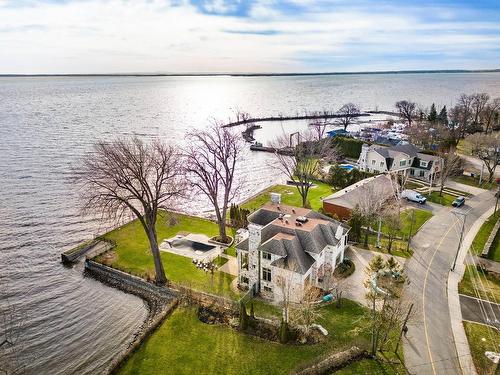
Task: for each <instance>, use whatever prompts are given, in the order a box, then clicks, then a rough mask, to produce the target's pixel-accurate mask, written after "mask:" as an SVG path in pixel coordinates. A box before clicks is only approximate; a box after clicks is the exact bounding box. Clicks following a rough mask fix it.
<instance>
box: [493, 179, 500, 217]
mask: <svg viewBox="0 0 500 375" xmlns="http://www.w3.org/2000/svg"><path fill="white" fill-rule="evenodd" d="M496 182H497V186H498V187H497V193H496V194H495V195H496V198H497V199H496V200H495V211H493V215H495V214H496V213H497V207H498V198H499V197H500V178H497V179H496Z"/></svg>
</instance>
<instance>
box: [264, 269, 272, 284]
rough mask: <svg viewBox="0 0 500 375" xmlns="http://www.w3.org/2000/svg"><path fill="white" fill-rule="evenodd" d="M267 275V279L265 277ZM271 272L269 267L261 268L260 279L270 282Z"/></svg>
mask: <svg viewBox="0 0 500 375" xmlns="http://www.w3.org/2000/svg"><path fill="white" fill-rule="evenodd" d="M267 276H269V279H268V278H267ZM272 279H273V278H272V272H271V269H270V268H262V280H264V281H267V282H268V283H270V282H271V281H272Z"/></svg>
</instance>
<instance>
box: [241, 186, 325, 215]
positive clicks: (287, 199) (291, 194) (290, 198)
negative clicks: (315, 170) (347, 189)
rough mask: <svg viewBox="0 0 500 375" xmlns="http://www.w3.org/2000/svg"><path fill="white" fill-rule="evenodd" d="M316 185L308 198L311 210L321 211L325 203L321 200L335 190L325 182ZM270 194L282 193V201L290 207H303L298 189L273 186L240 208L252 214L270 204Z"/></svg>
mask: <svg viewBox="0 0 500 375" xmlns="http://www.w3.org/2000/svg"><path fill="white" fill-rule="evenodd" d="M314 184H315V185H316V186H315V187H312V188H311V189H310V190H309V194H308V196H307V198H308V200H309V203H310V204H311V208H312V209H313V210H319V209H320V208H321V207H323V202H322V200H321V198H326V197H327V196H329V195H330V194H332V193H333V190H332V187H331V186H330V185H327V184H325V183H323V182H319V181H315V182H314ZM269 193H280V194H281V201H282V202H283V203H284V204H287V205H290V206H297V207H302V197H301V196H300V194H299V191H298V190H297V188H296V187H295V186H291V185H274V186H271V187H269V188H267V189H265V190H264V191H262V192H261V193H259V194H258V195H256V196H255V197H254V198H252V199H250V200H248V201H246V202H245V203H243V204H241V205H240V207H241V208H246V209H248V210H250V212H253V211H255V210H257V209H258V208H260V207H261V206H262V205H264V204H265V203H268V202H270V200H271V198H270V196H269Z"/></svg>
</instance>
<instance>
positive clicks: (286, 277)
mask: <svg viewBox="0 0 500 375" xmlns="http://www.w3.org/2000/svg"><path fill="white" fill-rule="evenodd" d="M248 223H249V224H248V238H246V239H245V240H243V241H241V242H239V243H238V244H237V245H236V252H237V259H238V284H239V286H240V287H242V288H245V289H247V288H251V289H253V292H254V293H255V294H260V295H261V296H262V297H264V298H267V299H272V300H276V301H281V300H282V299H283V291H282V287H281V286H282V285H283V282H284V281H286V283H287V285H288V286H289V288H290V289H289V290H290V297H291V298H290V300H291V301H294V302H299V301H300V299H301V296H302V293H303V291H305V290H306V288H307V286H315V287H320V288H321V287H322V286H323V282H324V280H323V278H324V277H325V275H326V273H327V272H333V270H335V268H336V267H337V265H339V264H340V263H342V262H343V261H344V250H345V248H346V244H347V233H348V232H349V227H348V226H347V225H345V224H343V223H340V222H338V221H336V220H333V219H331V218H329V217H328V216H325V215H323V214H320V213H318V212H315V211H312V210H309V209H306V208H299V207H292V206H287V205H284V204H281V196H280V195H279V194H275V193H272V199H271V202H270V203H268V204H266V205H264V206H263V207H261V208H260V209H259V210H257V211H255V212H254V213H252V214H251V215H250V216H249V217H248Z"/></svg>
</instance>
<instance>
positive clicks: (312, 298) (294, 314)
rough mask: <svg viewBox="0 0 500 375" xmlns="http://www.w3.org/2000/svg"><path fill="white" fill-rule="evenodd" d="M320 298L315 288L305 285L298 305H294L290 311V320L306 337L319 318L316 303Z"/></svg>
mask: <svg viewBox="0 0 500 375" xmlns="http://www.w3.org/2000/svg"><path fill="white" fill-rule="evenodd" d="M320 298H321V295H320V293H319V290H318V289H317V288H314V287H311V286H308V285H306V286H305V287H304V290H303V291H302V295H301V298H300V301H299V303H297V304H294V305H293V308H292V311H291V320H292V322H293V323H294V324H297V325H299V326H301V327H302V328H303V330H304V333H305V334H306V335H307V334H309V332H310V329H311V327H312V325H313V324H314V323H316V322H317V321H318V320H319V319H320V318H321V310H320V309H318V305H317V304H316V302H317V301H318V300H319V299H320Z"/></svg>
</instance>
